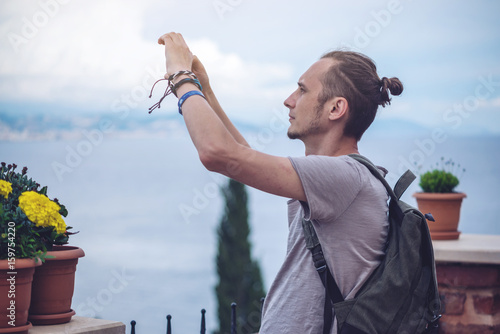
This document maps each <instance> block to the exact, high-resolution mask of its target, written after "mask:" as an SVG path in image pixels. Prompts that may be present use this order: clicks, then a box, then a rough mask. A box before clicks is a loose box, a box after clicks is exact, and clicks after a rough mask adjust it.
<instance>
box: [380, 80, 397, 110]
mask: <svg viewBox="0 0 500 334" xmlns="http://www.w3.org/2000/svg"><path fill="white" fill-rule="evenodd" d="M380 84H381V87H380V102H379V105H381V106H382V107H384V106H385V105H386V104H391V98H390V97H389V92H390V93H391V95H393V96H398V95H401V93H402V92H403V84H402V83H401V81H399V79H398V78H390V79H389V78H387V77H383V78H382V79H381V80H380Z"/></svg>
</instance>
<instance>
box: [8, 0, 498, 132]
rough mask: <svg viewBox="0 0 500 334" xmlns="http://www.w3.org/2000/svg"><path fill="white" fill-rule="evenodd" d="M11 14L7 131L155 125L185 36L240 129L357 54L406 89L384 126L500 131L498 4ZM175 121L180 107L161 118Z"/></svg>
mask: <svg viewBox="0 0 500 334" xmlns="http://www.w3.org/2000/svg"><path fill="white" fill-rule="evenodd" d="M0 13H1V14H0V59H1V62H0V116H2V114H3V115H4V118H3V120H2V119H0V129H1V130H2V131H3V132H4V133H6V132H8V131H12V124H6V123H8V122H6V121H5V115H17V116H14V117H18V118H19V117H25V115H26V114H29V115H41V116H39V118H38V120H42V123H43V120H46V121H47V122H46V123H48V122H50V120H51V119H52V118H54V117H59V116H60V117H63V116H64V117H66V118H70V119H71V122H72V124H73V125H74V126H77V127H85V126H86V125H88V122H89V119H88V115H89V114H90V115H94V116H95V115H109V114H114V115H120V114H121V113H123V114H125V113H126V114H127V116H128V115H133V116H134V117H135V118H141V119H142V118H144V119H146V118H147V117H148V115H147V108H148V107H149V106H151V105H152V104H154V103H155V102H156V101H157V100H158V99H159V98H160V97H161V95H162V90H163V89H164V88H165V86H164V85H163V86H162V83H160V84H158V86H159V87H158V88H156V90H155V91H154V95H153V98H151V99H149V98H148V95H149V90H150V88H151V86H152V84H153V83H154V81H156V80H157V79H160V78H162V76H163V74H164V72H165V67H164V49H163V47H162V46H160V45H158V44H157V39H158V37H159V36H161V35H162V34H164V33H166V32H170V31H175V32H180V33H182V34H183V36H184V37H185V39H186V40H187V42H188V44H189V46H190V48H191V50H192V51H193V53H194V54H196V55H197V56H198V57H199V58H200V59H201V61H202V62H203V63H204V64H205V66H206V68H207V70H208V73H209V75H210V78H211V79H210V80H211V85H212V86H213V88H214V90H215V92H216V94H217V96H218V97H219V100H220V101H221V103H222V105H223V107H224V108H225V110H226V112H227V113H228V114H229V116H230V117H231V118H232V119H233V120H235V121H236V122H244V123H252V124H257V125H259V124H260V125H262V124H266V123H269V121H270V119H271V117H272V114H273V111H274V112H275V111H276V110H280V111H283V109H285V108H284V106H283V101H284V100H285V99H286V97H287V96H288V95H289V94H290V93H291V92H292V91H293V90H294V89H295V87H296V82H297V80H298V78H299V77H300V75H301V74H302V73H303V72H305V71H306V70H307V68H308V67H309V66H310V65H311V64H312V63H313V62H315V61H316V60H317V59H318V58H319V57H320V56H321V55H322V54H323V53H325V52H327V51H330V50H333V49H349V50H354V51H359V52H362V53H365V54H367V55H368V56H370V57H371V58H372V59H374V61H375V63H376V64H377V67H378V72H379V75H380V77H382V76H387V77H393V76H395V77H398V78H400V80H401V81H402V82H403V84H404V88H405V91H404V92H403V95H402V96H399V97H395V98H394V99H393V101H392V105H391V106H390V107H387V108H384V109H382V108H381V110H380V111H379V116H378V117H379V119H382V120H388V121H399V122H410V123H409V124H415V125H420V126H424V127H427V128H435V127H445V128H446V129H449V130H450V131H452V132H453V133H454V134H457V135H469V134H493V135H498V134H500V112H499V111H500V3H499V2H496V1H488V0H479V1H474V2H472V1H429V0H422V1H411V0H380V1H379V0H377V1H373V0H369V1H368V0H362V1H352V2H349V3H348V2H346V1H326V0H312V1H297V0H291V1H263V0H253V1H247V0H185V1H179V0H161V1H160V0H142V1H132V0H122V1H118V0H106V1H96V0H86V1H82V0H39V1H14V0H8V1H2V2H1V4H0ZM175 112H176V101H175V99H174V97H170V98H168V99H167V100H165V102H164V104H163V107H162V108H161V109H160V110H156V111H155V112H154V113H155V114H156V115H155V116H154V117H173V115H174V114H175ZM20 115H22V116H20ZM58 115H59V116H58ZM82 115H84V116H82ZM150 117H151V116H150ZM17 123H18V124H17V127H18V128H19V127H21V128H22V126H23V122H22V121H20V122H19V121H18V122H17ZM19 124H20V125H19ZM388 124H393V123H388ZM2 138H3V139H9V137H5V136H4V137H2Z"/></svg>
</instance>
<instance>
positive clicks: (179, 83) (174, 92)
mask: <svg viewBox="0 0 500 334" xmlns="http://www.w3.org/2000/svg"><path fill="white" fill-rule="evenodd" d="M188 82H189V83H192V84H195V85H196V86H197V87H198V88H199V89H200V90H201V91H202V90H203V88H202V87H201V83H200V81H199V80H198V79H191V78H186V79H182V80H181V81H179V82H178V83H176V84H175V85H173V86H172V88H171V89H172V93H173V94H174V95H175V97H178V96H177V89H179V87H180V86H182V85H184V84H185V83H188Z"/></svg>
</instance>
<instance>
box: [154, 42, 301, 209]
mask: <svg viewBox="0 0 500 334" xmlns="http://www.w3.org/2000/svg"><path fill="white" fill-rule="evenodd" d="M158 42H159V43H160V44H165V56H166V65H167V76H169V75H172V74H173V73H175V72H177V71H181V70H186V69H190V68H193V55H192V54H191V52H190V51H189V48H188V46H187V45H186V42H185V41H184V39H183V37H182V36H181V35H180V34H176V33H169V34H165V35H163V36H161V37H160V39H159V41H158ZM181 79H182V77H180V78H178V79H177V82H178V81H179V80H181ZM191 91H199V89H198V88H197V86H196V85H194V84H191V83H186V84H184V85H182V86H180V87H179V88H178V90H177V95H178V96H179V97H182V96H184V95H185V94H186V93H188V92H191ZM212 103H214V100H212ZM217 104H218V103H217ZM220 111H222V108H221V109H220V110H219V112H220ZM182 112H183V115H184V121H185V123H186V126H187V129H188V131H189V134H190V136H191V139H192V141H193V143H194V145H195V147H196V149H197V151H198V155H199V157H200V160H201V162H202V163H203V165H204V166H205V167H206V168H207V169H209V170H211V171H214V172H218V173H221V174H224V175H226V176H228V177H231V178H233V179H235V180H238V181H240V182H242V183H244V184H247V185H249V186H251V187H254V188H257V189H260V190H262V191H265V192H268V193H271V194H275V195H279V196H284V197H288V198H294V199H298V200H302V201H305V200H306V196H305V193H304V189H303V187H302V183H301V181H300V179H299V177H298V175H297V172H296V171H295V169H294V168H293V166H292V163H291V162H290V160H289V159H288V158H284V157H277V156H272V155H268V154H264V153H262V152H258V151H256V150H253V149H251V148H250V147H248V144H246V141H244V142H243V143H242V142H240V141H239V140H238V139H237V138H238V137H239V136H241V135H240V134H239V133H237V135H236V136H235V135H234V134H233V133H231V132H230V130H229V129H228V127H226V124H225V123H224V120H223V119H222V118H221V117H220V115H219V114H218V113H217V112H216V111H215V110H214V109H213V107H212V105H211V104H210V103H209V102H208V101H207V100H205V99H204V98H202V97H201V96H199V95H192V96H191V97H189V98H187V99H186V100H185V101H184V104H183V105H182ZM222 114H223V115H224V117H226V118H227V116H225V114H224V113H223V112H222ZM229 123H230V122H229Z"/></svg>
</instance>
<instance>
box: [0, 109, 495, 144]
mask: <svg viewBox="0 0 500 334" xmlns="http://www.w3.org/2000/svg"><path fill="white" fill-rule="evenodd" d="M2 109H3V110H2ZM258 122H259V121H258V120H255V121H254V122H248V121H241V120H236V121H235V125H236V127H237V128H238V129H239V130H240V131H241V132H242V133H243V134H248V135H250V136H259V135H262V136H266V135H269V133H268V132H269V130H271V131H272V132H273V133H276V131H277V128H276V127H277V126H278V125H279V127H278V128H279V131H278V132H282V134H283V135H285V133H286V128H287V127H288V123H287V122H286V120H282V122H283V123H279V124H278V125H276V124H273V126H270V125H269V124H260V123H258ZM436 128H438V126H436V127H426V126H424V125H421V124H418V123H415V122H412V121H408V120H402V119H379V118H377V119H375V121H374V122H373V124H372V125H371V127H370V128H369V129H368V130H367V132H366V134H365V135H364V138H366V137H371V136H376V137H391V138H392V137H411V138H414V137H421V136H429V135H431V133H432V131H434V130H435V129H436ZM445 130H446V131H447V133H448V134H453V135H459V136H461V135H476V136H477V135H490V133H488V132H486V131H484V129H479V128H473V127H471V126H469V125H468V126H467V128H465V127H462V129H460V132H453V131H452V130H450V129H445ZM92 131H101V132H103V134H105V135H106V136H110V137H135V138H148V137H168V136H187V135H188V134H187V131H186V128H185V125H184V121H183V119H182V117H180V116H179V114H178V113H177V112H175V111H173V110H168V111H167V112H165V110H163V109H160V110H155V112H153V113H152V114H148V112H147V110H129V111H126V112H123V113H112V112H102V113H74V112H72V113H70V112H68V113H62V112H50V111H49V110H40V111H38V112H33V111H29V112H28V111H22V110H21V111H15V112H14V111H12V110H8V111H6V110H5V109H4V108H0V140H1V141H33V140H65V139H66V140H67V139H70V140H73V139H75V140H78V139H79V138H84V137H85V136H86V134H88V133H89V132H92ZM266 131H267V132H266Z"/></svg>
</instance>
